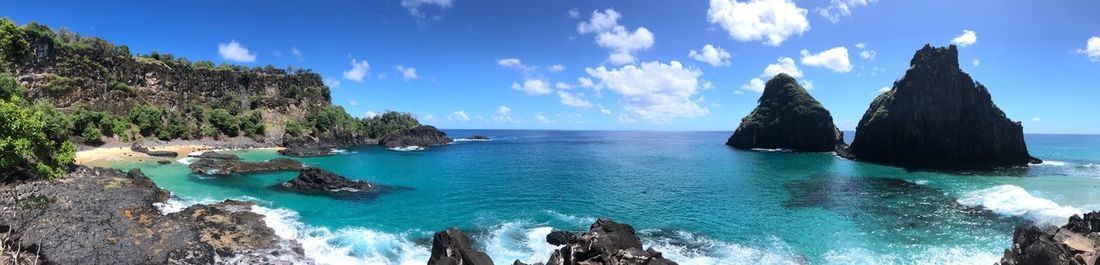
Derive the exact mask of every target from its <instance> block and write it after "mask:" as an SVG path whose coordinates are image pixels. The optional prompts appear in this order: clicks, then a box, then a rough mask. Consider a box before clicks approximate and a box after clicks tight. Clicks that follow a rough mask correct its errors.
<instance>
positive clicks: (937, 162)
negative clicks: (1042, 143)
mask: <svg viewBox="0 0 1100 265" xmlns="http://www.w3.org/2000/svg"><path fill="white" fill-rule="evenodd" d="M958 57H959V52H958V49H957V48H956V47H955V46H954V45H951V46H948V47H932V46H930V45H925V46H924V48H921V49H920V50H917V52H916V54H915V55H914V56H913V59H912V60H911V61H910V62H909V70H907V71H906V72H905V76H903V77H902V78H901V79H899V80H897V81H894V85H893V88H891V89H890V90H889V91H886V92H884V93H882V94H881V95H879V96H878V98H876V99H875V100H874V102H872V103H871V106H870V108H868V109H867V112H866V113H864V114H863V118H862V119H861V120H860V121H859V125H858V127H857V128H856V135H855V140H854V141H853V142H852V145H851V147H850V148H849V149H848V151H849V152H847V153H846V154H845V155H846V156H847V157H850V158H855V159H858V160H863V161H868V162H877V163H884V164H895V165H901V166H906V167H914V168H931V169H992V168H1000V167H1017V166H1026V165H1027V164H1028V163H1029V162H1032V161H1036V160H1035V159H1034V158H1032V157H1031V156H1030V155H1029V154H1028V151H1027V146H1026V145H1025V144H1024V134H1023V126H1022V125H1021V124H1020V122H1018V121H1012V120H1010V119H1008V117H1007V116H1006V115H1005V113H1004V112H1003V111H1001V109H1000V108H998V107H997V105H995V104H993V101H992V98H991V97H990V94H989V90H988V89H986V87H985V86H984V85H982V84H981V83H978V82H975V81H974V80H973V79H971V78H970V75H968V74H966V73H965V72H963V71H962V69H960V68H959V58H958Z"/></svg>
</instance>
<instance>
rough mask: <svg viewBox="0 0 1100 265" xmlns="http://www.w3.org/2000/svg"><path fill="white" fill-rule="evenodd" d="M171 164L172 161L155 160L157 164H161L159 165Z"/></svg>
mask: <svg viewBox="0 0 1100 265" xmlns="http://www.w3.org/2000/svg"><path fill="white" fill-rule="evenodd" d="M171 163H172V160H157V164H161V165H167V164H171Z"/></svg>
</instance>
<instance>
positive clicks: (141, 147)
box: [130, 141, 179, 157]
mask: <svg viewBox="0 0 1100 265" xmlns="http://www.w3.org/2000/svg"><path fill="white" fill-rule="evenodd" d="M130 151H134V152H138V153H144V154H146V155H149V156H156V157H177V156H179V153H176V152H172V151H156V150H149V148H148V147H145V142H143V141H137V142H134V144H133V145H130Z"/></svg>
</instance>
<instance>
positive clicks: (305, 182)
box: [279, 168, 374, 193]
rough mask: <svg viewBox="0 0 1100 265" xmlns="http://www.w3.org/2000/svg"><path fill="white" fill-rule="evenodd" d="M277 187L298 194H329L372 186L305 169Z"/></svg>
mask: <svg viewBox="0 0 1100 265" xmlns="http://www.w3.org/2000/svg"><path fill="white" fill-rule="evenodd" d="M279 186H280V187H282V188H284V189H288V190H292V191H298V192H307V193H329V192H357V191H365V190H368V189H370V188H371V187H373V186H374V185H371V184H370V183H367V182H366V181H360V180H350V179H348V178H346V177H344V176H340V175H336V174H335V173H332V172H329V171H327V170H324V169H320V168H306V169H303V170H302V172H301V173H299V174H298V177H296V178H294V179H291V180H290V181H287V182H284V183H282V184H279Z"/></svg>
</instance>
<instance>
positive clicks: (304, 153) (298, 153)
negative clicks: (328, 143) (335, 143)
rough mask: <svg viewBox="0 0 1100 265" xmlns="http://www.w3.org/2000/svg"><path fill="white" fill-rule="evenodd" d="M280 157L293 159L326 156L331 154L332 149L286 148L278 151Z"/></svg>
mask: <svg viewBox="0 0 1100 265" xmlns="http://www.w3.org/2000/svg"><path fill="white" fill-rule="evenodd" d="M278 152H279V154H280V155H285V156H293V157H314V156H327V155H330V154H332V148H325V147H287V148H284V149H279V151H278Z"/></svg>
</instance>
